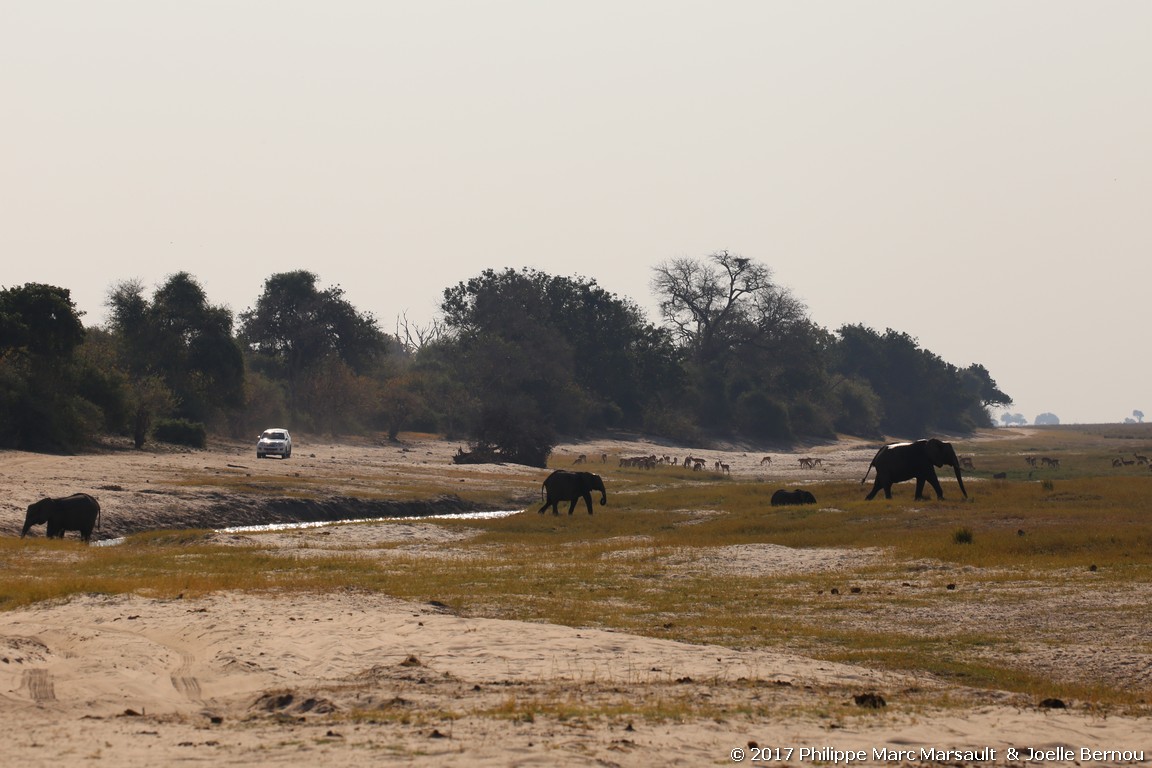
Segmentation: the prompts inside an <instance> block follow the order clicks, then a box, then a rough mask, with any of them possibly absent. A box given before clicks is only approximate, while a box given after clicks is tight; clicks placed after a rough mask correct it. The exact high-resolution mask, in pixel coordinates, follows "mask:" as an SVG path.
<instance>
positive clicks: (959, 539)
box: [952, 528, 972, 544]
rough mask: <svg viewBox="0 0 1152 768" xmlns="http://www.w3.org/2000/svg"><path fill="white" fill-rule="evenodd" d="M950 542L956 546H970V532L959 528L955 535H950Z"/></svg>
mask: <svg viewBox="0 0 1152 768" xmlns="http://www.w3.org/2000/svg"><path fill="white" fill-rule="evenodd" d="M952 541H954V542H955V543H957V544H971V543H972V531H971V530H969V529H968V528H961V529H960V530H958V531H956V533H954V534H952Z"/></svg>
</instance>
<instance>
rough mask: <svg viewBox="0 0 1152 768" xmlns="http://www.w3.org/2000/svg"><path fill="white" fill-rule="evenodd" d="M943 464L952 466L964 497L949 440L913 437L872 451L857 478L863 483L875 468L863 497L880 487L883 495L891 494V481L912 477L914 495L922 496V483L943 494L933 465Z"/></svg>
mask: <svg viewBox="0 0 1152 768" xmlns="http://www.w3.org/2000/svg"><path fill="white" fill-rule="evenodd" d="M945 464H947V465H948V466H950V467H952V468H954V469H955V470H956V482H957V483H959V485H960V493H962V494H963V495H964V498H968V492H967V491H966V490H964V479H963V478H962V477H961V476H960V459H958V458H957V457H956V449H955V448H953V447H952V443H946V442H944V441H943V440H937V439H936V438H934V437H933V438H929V439H927V440H917V441H915V442H912V443H892V444H890V445H886V446H884V447H883V448H881V449H880V450H879V451H877V452H876V455H875V456H874V457H873V458H872V463H871V464H869V465H868V472H865V473H864V477H863V478H862V479H861V480H860V484H861V485H863V484H864V481H865V480H867V479H868V473H869V472H871V471H872V468H873V467H875V468H876V482H875V484H874V485H873V486H872V490H871V492H869V494H868V495H867V496H866V497H865V499H869V500H870V499H872V498H873V497H875V496H876V494H877V493H879V492H880V490H881V489H883V490H884V498H886V499H890V498H892V484H893V483H901V482H903V481H905V480H911V479H912V478H916V499H917V500H920V499H923V498H924V483H928V484H929V485H931V486H932V490H934V491H936V498H938V499H943V498H944V490H943V489H942V488H941V487H940V480H939V478H937V477H936V470H935V469H934V467H942V466H944V465H945Z"/></svg>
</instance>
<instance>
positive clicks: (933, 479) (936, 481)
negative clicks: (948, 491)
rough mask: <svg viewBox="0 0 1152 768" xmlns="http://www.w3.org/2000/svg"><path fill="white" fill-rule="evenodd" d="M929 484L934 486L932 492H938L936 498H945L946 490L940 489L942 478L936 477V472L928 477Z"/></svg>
mask: <svg viewBox="0 0 1152 768" xmlns="http://www.w3.org/2000/svg"><path fill="white" fill-rule="evenodd" d="M928 482H929V483H930V484H931V485H932V490H934V491H936V498H937V499H943V498H944V489H943V488H941V487H940V478H938V477H937V476H936V472H935V471H932V472H931V473H929V475H928Z"/></svg>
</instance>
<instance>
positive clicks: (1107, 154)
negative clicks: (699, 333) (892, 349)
mask: <svg viewBox="0 0 1152 768" xmlns="http://www.w3.org/2000/svg"><path fill="white" fill-rule="evenodd" d="M1150 94H1152V3H1148V2H1145V1H1144V0H1132V1H1131V2H1113V1H1110V0H1102V1H1101V2H1092V3H1085V2H1067V1H1061V0H1042V1H1032V2H1029V1H1019V2H1010V3H1005V2H981V1H976V2H962V3H958V2H934V1H932V0H907V1H901V2H848V1H845V2H819V1H816V2H787V3H785V2H769V1H768V0H733V1H730V2H724V0H719V1H717V0H702V1H700V2H695V1H693V2H688V1H677V0H631V1H630V0H611V1H610V2H599V1H595V0H594V1H591V2H589V1H587V0H586V1H585V2H579V3H576V2H570V3H556V2H539V0H495V1H491V2H470V1H465V0H460V1H458V2H448V1H439V2H438V1H436V0H419V1H417V0H413V1H412V2H403V3H401V2H384V1H383V0H375V1H369V0H354V1H353V0H345V1H343V2H341V1H340V0H336V1H334V2H329V3H316V2H293V1H285V0H275V1H272V0H269V1H268V2H247V1H245V0H227V1H226V2H225V1H223V0H221V1H210V0H195V1H193V0H186V1H185V2H171V1H167V0H123V1H117V0H109V2H100V3H93V2H89V1H88V0H35V1H33V0H0V105H2V109H3V119H0V258H2V260H3V262H2V263H3V266H2V267H0V285H2V286H5V287H11V286H14V285H20V284H23V283H26V282H33V281H34V282H45V283H51V284H55V285H60V286H63V287H66V288H69V289H71V291H72V295H73V298H74V299H75V301H76V302H77V304H78V305H79V307H80V308H81V309H82V310H83V311H85V312H86V313H87V315H86V317H85V320H86V322H88V323H89V324H94V323H99V322H102V321H103V319H104V315H105V307H104V305H103V302H104V299H105V297H106V295H107V291H108V288H109V287H110V286H111V285H112V284H114V283H116V282H119V281H121V280H124V279H128V278H139V279H141V280H143V281H144V283H145V284H146V285H149V286H153V285H155V284H158V283H159V282H161V281H162V280H163V279H164V278H165V277H166V276H167V275H169V274H171V273H173V272H177V271H180V270H187V271H189V272H191V273H192V274H193V275H195V276H196V277H197V278H198V279H199V280H200V282H201V283H202V284H203V286H204V288H205V289H206V290H207V292H208V294H209V297H210V299H211V300H212V301H213V302H214V303H220V304H227V305H229V306H230V307H231V308H232V309H233V310H235V311H241V310H243V309H245V308H247V307H249V306H250V305H252V304H253V303H254V302H255V299H256V297H257V296H258V295H259V293H260V290H261V287H262V284H263V281H264V279H265V278H266V277H268V276H269V275H271V274H274V273H276V272H282V271H287V270H292V269H309V270H312V271H314V272H316V273H317V274H318V275H319V276H320V278H321V281H322V282H323V284H324V285H333V284H339V285H341V286H342V287H343V288H344V289H345V290H346V292H347V296H348V298H349V299H350V300H351V301H352V302H353V303H354V304H355V305H356V306H357V307H359V308H360V309H362V310H366V311H370V312H372V313H374V314H375V315H376V316H377V317H378V318H379V319H380V321H381V323H382V325H383V326H384V328H385V329H386V330H392V329H393V327H394V323H395V318H396V316H397V315H399V314H401V313H405V312H406V313H407V314H408V316H409V318H410V319H412V320H414V321H416V322H427V321H428V320H430V319H431V318H432V317H433V316H434V315H435V312H436V306H437V304H438V301H439V298H440V295H441V292H442V290H443V289H444V288H446V287H448V286H451V285H454V284H455V283H457V282H459V281H461V280H466V279H468V278H469V277H472V276H474V275H476V274H477V273H479V272H480V271H481V270H482V269H485V268H488V267H492V268H496V269H502V268H504V267H517V268H518V267H521V266H531V267H535V268H538V269H541V270H544V271H546V272H549V273H551V274H557V275H576V274H578V275H582V276H586V277H594V278H595V279H596V280H597V282H598V283H599V284H600V285H601V286H602V287H604V288H605V289H607V290H609V291H612V292H613V293H616V294H618V295H620V296H624V297H628V298H631V299H633V300H634V301H636V302H637V303H638V304H640V305H641V306H642V307H644V308H645V309H648V310H649V311H650V313H651V317H652V319H653V320H656V317H655V314H654V311H653V309H652V308H653V304H654V302H653V298H652V294H651V292H650V290H649V280H650V278H651V269H652V267H653V266H654V265H655V264H657V263H659V262H660V261H662V260H664V259H668V258H671V257H679V256H705V255H707V254H708V253H711V252H713V251H717V250H722V249H727V250H729V251H732V252H734V253H739V254H741V255H744V256H747V257H750V258H753V259H756V260H757V261H760V262H762V263H764V264H766V265H768V266H770V267H771V268H772V269H773V270H774V272H775V275H776V278H777V280H778V281H779V282H780V283H781V284H783V285H785V286H787V287H788V288H790V289H791V290H792V291H793V292H794V293H795V294H796V295H797V296H799V297H800V298H802V299H803V300H804V301H805V302H806V304H807V305H808V308H809V312H810V314H811V317H812V319H813V320H814V321H815V322H817V323H819V324H820V325H823V326H825V327H827V328H829V329H832V330H834V329H836V328H837V327H839V326H840V325H842V324H844V323H862V324H864V325H867V326H870V327H872V328H875V329H876V330H878V331H883V330H884V329H885V328H888V327H891V328H894V329H896V330H899V331H904V332H906V333H909V334H911V335H912V336H915V337H916V338H918V339H919V341H920V343H921V345H922V346H923V347H925V348H927V349H930V350H932V351H933V352H935V353H936V354H938V355H940V356H941V357H942V358H943V359H945V360H947V361H948V362H950V363H954V364H956V365H959V366H966V365H968V364H970V363H973V362H978V363H981V364H983V365H985V366H986V367H987V368H988V370H989V371H990V372H991V374H992V376H993V378H995V379H996V381H997V382H998V383H999V384H1000V387H1001V389H1003V390H1004V391H1005V392H1007V393H1008V394H1009V395H1011V396H1013V397H1014V398H1015V401H1016V404H1015V405H1014V406H1013V407H1012V409H1011V410H1012V411H1013V412H1017V413H1021V414H1022V415H1024V416H1025V417H1026V418H1027V419H1028V420H1029V422H1031V421H1033V420H1034V419H1035V417H1036V415H1037V414H1039V413H1043V412H1052V413H1055V414H1056V415H1057V416H1059V417H1060V419H1061V420H1062V421H1063V422H1065V423H1072V422H1103V421H1121V420H1123V419H1124V418H1125V417H1126V416H1130V415H1131V413H1132V411H1133V409H1141V410H1145V411H1147V412H1149V414H1150V418H1152V398H1150V397H1149V394H1150V390H1149V381H1150V380H1152V358H1150V356H1149V355H1148V353H1147V352H1146V349H1147V341H1146V333H1147V323H1146V321H1145V316H1144V313H1145V309H1146V307H1147V300H1146V297H1147V295H1148V286H1149V278H1150V277H1152V266H1150V258H1152V215H1150V214H1152V211H1150V208H1152V138H1150V137H1152V97H1150Z"/></svg>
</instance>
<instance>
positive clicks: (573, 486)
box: [539, 469, 608, 515]
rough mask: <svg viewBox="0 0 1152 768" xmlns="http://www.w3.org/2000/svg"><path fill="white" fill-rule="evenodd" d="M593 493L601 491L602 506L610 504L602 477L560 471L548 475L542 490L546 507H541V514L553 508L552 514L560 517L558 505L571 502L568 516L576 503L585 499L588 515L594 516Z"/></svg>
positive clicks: (564, 470) (586, 473) (585, 473)
mask: <svg viewBox="0 0 1152 768" xmlns="http://www.w3.org/2000/svg"><path fill="white" fill-rule="evenodd" d="M592 491H600V504H601V506H603V505H604V504H607V503H608V492H607V491H605V490H604V481H603V480H601V479H600V475H595V474H593V473H591V472H571V471H569V470H566V469H558V470H556V471H555V472H553V473H552V474H550V475H548V477H547V478H545V480H544V484H543V485H542V486H541V488H540V495H541V496H542V497H543V498H544V506H542V507H540V509H539V512H540V514H544V510H546V509H548V507H552V514H554V515H558V514H560V511H559V510H558V509H557V508H556V505H557V504H559V503H560V502H562V501H569V502H571V504H569V505H568V514H572V510H574V509H576V502H577V501H578V500H580V499H584V503H585V504H586V505H587V507H588V514H592Z"/></svg>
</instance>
